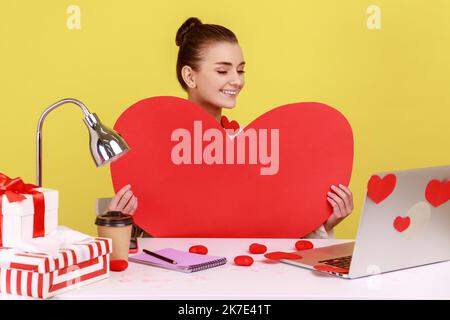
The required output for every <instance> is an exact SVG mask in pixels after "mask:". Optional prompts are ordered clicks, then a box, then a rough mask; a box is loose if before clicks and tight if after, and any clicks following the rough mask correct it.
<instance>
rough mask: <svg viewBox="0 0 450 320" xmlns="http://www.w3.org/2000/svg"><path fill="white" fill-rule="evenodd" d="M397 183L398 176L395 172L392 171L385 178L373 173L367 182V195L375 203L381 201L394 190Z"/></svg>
mask: <svg viewBox="0 0 450 320" xmlns="http://www.w3.org/2000/svg"><path fill="white" fill-rule="evenodd" d="M396 183H397V177H396V176H395V174H392V173H391V174H388V175H386V176H385V177H383V178H380V177H379V176H377V175H373V176H372V177H370V180H369V183H368V184H367V195H368V196H369V198H370V199H372V200H373V201H374V202H375V203H380V202H381V201H383V200H384V199H386V198H387V197H388V196H389V195H390V194H391V193H392V191H394V189H395V184H396Z"/></svg>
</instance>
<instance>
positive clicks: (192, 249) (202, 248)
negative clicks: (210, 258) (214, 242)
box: [189, 245, 208, 254]
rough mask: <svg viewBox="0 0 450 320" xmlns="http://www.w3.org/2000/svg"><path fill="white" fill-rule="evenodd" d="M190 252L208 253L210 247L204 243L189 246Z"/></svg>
mask: <svg viewBox="0 0 450 320" xmlns="http://www.w3.org/2000/svg"><path fill="white" fill-rule="evenodd" d="M189 252H190V253H197V254H207V253H208V248H207V247H205V246H202V245H197V246H192V247H190V248H189Z"/></svg>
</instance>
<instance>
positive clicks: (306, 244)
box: [295, 240, 314, 251]
mask: <svg viewBox="0 0 450 320" xmlns="http://www.w3.org/2000/svg"><path fill="white" fill-rule="evenodd" d="M295 248H296V249H297V250H298V251H301V250H309V249H312V248H314V245H313V243H312V242H311V241H308V240H299V241H297V242H296V243H295Z"/></svg>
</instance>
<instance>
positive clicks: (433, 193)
mask: <svg viewBox="0 0 450 320" xmlns="http://www.w3.org/2000/svg"><path fill="white" fill-rule="evenodd" d="M425 198H426V199H427V201H428V202H429V203H430V204H431V205H432V206H433V207H439V206H440V205H442V204H444V203H446V202H447V201H448V200H450V181H443V182H441V181H439V180H436V179H434V180H431V181H430V182H429V183H428V184H427V187H426V189H425Z"/></svg>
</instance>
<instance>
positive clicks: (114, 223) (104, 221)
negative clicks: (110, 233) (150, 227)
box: [95, 211, 133, 227]
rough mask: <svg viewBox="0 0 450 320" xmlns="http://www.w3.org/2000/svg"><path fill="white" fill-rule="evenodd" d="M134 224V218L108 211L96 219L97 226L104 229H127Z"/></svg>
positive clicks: (118, 212)
mask: <svg viewBox="0 0 450 320" xmlns="http://www.w3.org/2000/svg"><path fill="white" fill-rule="evenodd" d="M132 223H133V218H132V216H131V215H129V214H125V213H122V212H120V211H108V212H106V213H104V214H101V215H99V216H97V219H95V224H96V225H98V226H103V227H126V226H129V225H131V224H132Z"/></svg>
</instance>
